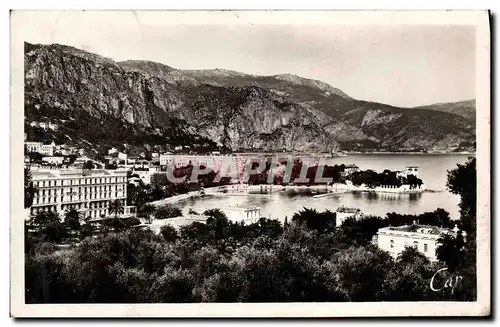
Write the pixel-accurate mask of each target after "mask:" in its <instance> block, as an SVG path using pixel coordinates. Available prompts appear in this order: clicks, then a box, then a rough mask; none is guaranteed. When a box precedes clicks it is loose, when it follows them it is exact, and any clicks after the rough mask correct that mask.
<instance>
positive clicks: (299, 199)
mask: <svg viewBox="0 0 500 327" xmlns="http://www.w3.org/2000/svg"><path fill="white" fill-rule="evenodd" d="M469 156H471V155H465V154H445V155H442V154H439V155H437V154H369V155H367V154H359V155H357V154H356V155H349V156H347V157H339V158H332V159H329V160H328V164H330V165H334V164H356V165H358V166H359V167H360V169H362V170H367V169H372V170H375V171H377V172H382V171H383V170H384V169H390V170H402V169H404V168H405V167H406V166H418V167H419V177H420V178H421V179H422V180H423V182H424V184H425V187H426V189H427V190H428V191H426V192H424V193H422V194H389V193H367V192H353V193H343V194H336V195H330V196H326V197H321V198H314V197H313V196H312V194H311V193H310V192H298V193H297V192H286V193H284V192H279V193H271V194H267V195H265V194H256V195H237V196H236V195H228V196H223V197H221V196H206V197H203V198H193V199H189V200H184V201H181V202H179V203H178V204H177V205H178V206H179V207H180V208H181V209H182V211H183V213H185V214H187V212H188V211H189V210H190V209H192V210H194V211H196V212H200V213H201V212H203V211H204V210H206V209H214V208H220V209H225V208H227V207H230V206H240V207H241V206H258V207H260V210H261V215H262V216H263V217H266V218H271V219H279V220H280V221H283V220H284V219H285V217H288V219H289V220H290V219H291V217H292V216H293V214H294V213H296V212H298V211H300V210H301V209H302V208H314V209H317V210H319V211H323V210H331V211H334V210H336V208H337V207H339V206H340V205H345V206H349V207H356V208H359V209H361V210H362V211H363V213H364V214H365V215H376V216H381V217H383V216H385V215H386V214H387V213H388V212H397V213H401V214H421V213H424V212H428V211H434V210H436V209H437V208H443V209H445V210H446V211H448V212H449V213H450V216H451V218H452V219H458V218H459V208H458V204H459V202H460V197H459V196H458V195H455V194H452V193H450V192H449V191H448V190H447V189H446V180H447V171H449V170H451V169H454V168H456V167H457V164H463V163H465V162H466V161H467V158H468V157H469Z"/></svg>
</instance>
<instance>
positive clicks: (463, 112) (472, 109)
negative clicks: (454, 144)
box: [415, 99, 476, 123]
mask: <svg viewBox="0 0 500 327" xmlns="http://www.w3.org/2000/svg"><path fill="white" fill-rule="evenodd" d="M415 109H429V110H436V111H443V112H448V113H453V114H457V115H459V116H462V117H464V118H465V119H467V120H468V121H470V122H472V123H475V121H476V100H475V99H473V100H467V101H460V102H447V103H436V104H431V105H428V106H422V107H416V108H415Z"/></svg>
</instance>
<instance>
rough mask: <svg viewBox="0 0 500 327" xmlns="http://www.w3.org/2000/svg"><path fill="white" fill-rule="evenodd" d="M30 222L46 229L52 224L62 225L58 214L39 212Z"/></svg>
mask: <svg viewBox="0 0 500 327" xmlns="http://www.w3.org/2000/svg"><path fill="white" fill-rule="evenodd" d="M30 222H31V224H33V225H35V226H37V227H38V228H45V227H46V226H48V225H50V224H52V223H56V222H59V223H60V222H61V219H60V218H59V215H58V214H57V212H54V211H39V212H38V213H37V214H36V215H35V216H33V217H31V219H30Z"/></svg>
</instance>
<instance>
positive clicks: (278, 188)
mask: <svg viewBox="0 0 500 327" xmlns="http://www.w3.org/2000/svg"><path fill="white" fill-rule="evenodd" d="M228 187H230V185H225V186H214V187H210V188H206V189H204V190H203V191H204V192H203V193H202V192H201V191H192V192H188V193H185V194H179V195H174V196H171V197H168V198H164V199H161V200H157V201H153V202H149V203H150V204H152V205H153V206H155V207H158V206H163V205H166V204H176V203H178V202H181V201H184V200H189V199H192V198H203V197H205V196H217V197H224V196H253V197H270V196H273V195H275V194H277V193H282V192H286V191H291V190H293V191H295V190H298V191H301V190H326V192H325V193H320V194H311V199H316V198H323V197H327V196H331V195H336V194H345V193H353V192H367V193H370V192H371V193H386V194H421V193H425V192H431V190H427V189H419V190H407V191H404V190H403V191H401V190H398V189H380V188H377V189H368V188H360V187H352V186H348V185H346V184H333V185H330V186H328V185H326V184H325V185H311V186H305V185H287V186H283V185H268V184H263V185H248V186H246V187H244V189H243V190H237V189H236V190H234V191H231V189H228ZM256 190H266V191H269V192H266V193H251V192H249V191H256ZM224 191H225V192H224Z"/></svg>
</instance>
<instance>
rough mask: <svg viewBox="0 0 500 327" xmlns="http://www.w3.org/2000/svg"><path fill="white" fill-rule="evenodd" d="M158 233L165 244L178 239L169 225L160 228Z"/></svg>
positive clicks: (174, 230)
mask: <svg viewBox="0 0 500 327" xmlns="http://www.w3.org/2000/svg"><path fill="white" fill-rule="evenodd" d="M160 233H161V235H162V236H163V238H164V239H165V241H167V242H175V241H176V240H177V239H178V238H179V235H178V234H177V230H176V229H175V228H174V227H172V226H170V225H164V226H161V228H160Z"/></svg>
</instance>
